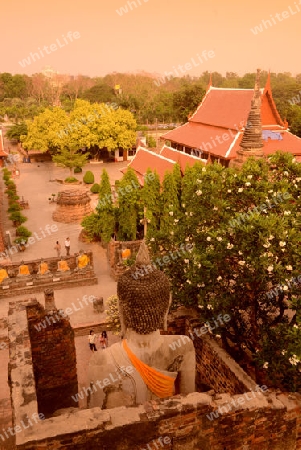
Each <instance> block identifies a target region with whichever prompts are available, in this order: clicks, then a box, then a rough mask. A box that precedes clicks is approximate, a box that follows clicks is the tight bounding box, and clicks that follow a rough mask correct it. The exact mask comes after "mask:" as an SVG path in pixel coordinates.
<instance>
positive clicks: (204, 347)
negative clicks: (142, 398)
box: [0, 291, 301, 450]
mask: <svg viewBox="0 0 301 450" xmlns="http://www.w3.org/2000/svg"><path fill="white" fill-rule="evenodd" d="M45 295H46V297H45V309H44V308H43V307H42V306H41V305H39V303H38V302H37V301H36V300H35V299H30V300H28V301H20V302H11V303H10V309H9V347H10V362H9V384H10V389H11V400H12V407H13V413H14V419H13V427H14V428H13V430H15V433H14V434H15V438H16V448H17V449H22V450H33V449H37V450H42V449H45V450H46V449H47V450H48V449H50V450H57V449H76V450H84V449H85V450H86V449H89V450H90V449H91V450H94V449H95V450H96V449H97V450H99V449H100V450H127V449H131V450H132V449H133V450H153V449H156V450H158V449H163V450H194V449H195V450H293V449H294V450H299V449H301V396H300V395H298V394H290V393H281V392H280V391H279V392H278V391H276V392H274V391H272V390H269V389H263V387H262V389H261V388H260V389H259V387H258V386H256V385H255V383H254V382H253V381H252V380H251V379H250V378H249V377H248V376H247V375H246V374H244V372H243V371H242V369H241V368H240V367H239V366H237V365H235V363H234V361H232V359H231V357H230V356H229V355H227V353H226V352H224V351H223V350H222V349H220V348H219V347H218V345H217V344H216V343H215V342H214V341H213V339H211V338H210V337H209V336H207V335H205V336H201V337H198V336H196V337H195V339H194V344H195V346H196V352H197V368H198V372H199V374H198V377H199V382H200V383H203V384H204V383H205V384H208V389H210V390H207V391H206V392H194V393H191V394H188V395H186V396H185V395H178V396H174V397H172V398H169V399H165V400H158V401H151V402H148V403H145V404H144V405H140V406H137V407H119V408H114V409H108V410H101V409H100V408H97V407H96V408H91V409H79V408H74V405H75V403H74V401H73V400H72V402H71V401H70V400H71V395H74V392H75V390H76V389H77V387H76V373H75V371H74V364H75V352H74V343H73V335H72V330H71V328H70V324H69V322H68V320H67V319H66V320H65V321H62V323H60V324H59V327H55V326H53V327H49V329H48V330H47V333H46V332H45V334H44V335H43V336H42V334H41V335H40V334H39V333H36V332H35V331H34V330H33V328H34V324H36V323H37V321H40V320H41V319H42V318H43V317H45V315H46V314H48V315H49V314H50V313H51V311H53V310H54V308H55V305H54V302H53V301H52V299H51V292H50V293H49V291H47V292H46V293H45ZM183 327H184V328H186V329H187V332H188V333H192V332H193V330H194V329H195V327H196V322H195V319H192V318H191V317H188V316H187V317H184V318H183V317H180V316H179V317H176V318H172V321H171V322H170V324H169V328H170V331H171V332H174V330H176V329H177V328H178V329H179V331H180V330H181V329H183ZM177 333H178V331H177ZM200 341H203V342H200ZM60 346H61V348H60ZM51 347H53V348H51ZM203 357H204V362H202V358H203ZM209 363H210V367H211V369H210V370H206V366H207V365H208V364H209ZM42 364H43V368H42ZM39 370H40V372H39ZM37 374H38V376H37ZM57 374H59V376H58V379H57ZM39 376H40V378H39ZM63 386H65V388H66V390H65V396H64V390H63ZM212 388H213V389H212ZM56 392H57V397H56V395H55V394H56ZM71 392H73V393H72V394H71ZM47 402H49V403H51V405H52V406H51V409H47ZM68 406H69V407H68ZM62 408H67V409H62ZM55 409H58V410H60V411H56V412H55ZM39 413H40V414H41V413H42V414H43V415H44V416H41V419H42V420H37V421H36V422H37V423H36V422H35V421H34V420H33V419H31V422H32V424H31V425H30V426H29V425H28V418H32V417H37V414H39ZM26 421H27V422H26ZM23 424H25V425H26V427H25V426H23ZM3 435H4V432H2V431H0V439H1V436H3Z"/></svg>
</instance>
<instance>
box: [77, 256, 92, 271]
mask: <svg viewBox="0 0 301 450" xmlns="http://www.w3.org/2000/svg"><path fill="white" fill-rule="evenodd" d="M88 264H89V258H88V256H87V255H81V256H79V257H78V264H77V267H78V268H79V269H83V268H84V267H86V266H87V265H88Z"/></svg>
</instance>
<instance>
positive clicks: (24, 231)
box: [16, 225, 32, 238]
mask: <svg viewBox="0 0 301 450" xmlns="http://www.w3.org/2000/svg"><path fill="white" fill-rule="evenodd" d="M31 235H32V233H31V231H29V230H28V228H26V227H24V226H23V225H20V226H19V227H18V228H17V229H16V236H20V237H23V238H29V237H30V236H31Z"/></svg>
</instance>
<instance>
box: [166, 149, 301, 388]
mask: <svg viewBox="0 0 301 450" xmlns="http://www.w3.org/2000/svg"><path fill="white" fill-rule="evenodd" d="M300 195H301V165H300V164H298V163H295V162H294V161H293V160H292V157H291V155H289V154H283V153H278V154H276V155H273V156H272V157H270V158H269V159H268V160H267V161H266V160H257V161H254V160H248V161H247V162H246V164H245V165H244V166H243V168H242V169H241V170H237V169H226V168H224V167H222V166H220V165H217V164H215V165H210V166H208V167H201V166H199V165H198V166H194V167H193V168H189V169H187V170H186V172H185V176H184V178H183V184H182V198H181V202H182V208H183V209H184V214H183V216H181V217H180V220H179V223H178V224H177V226H176V227H173V230H174V236H173V242H172V243H171V242H170V240H169V239H168V237H169V236H168V235H167V234H166V239H162V240H161V242H160V246H161V248H162V247H163V249H164V250H163V252H164V251H166V253H167V252H168V251H170V250H174V248H176V247H177V246H179V245H180V244H181V243H183V242H184V241H186V242H190V243H192V244H193V250H192V251H191V252H190V253H189V254H188V255H187V256H186V257H185V258H183V259H180V258H179V259H177V260H176V261H171V263H170V264H169V265H167V266H166V267H165V268H164V270H165V271H166V272H167V274H168V275H169V277H170V279H171V282H172V286H173V298H174V302H175V305H176V304H184V305H187V306H194V307H196V308H198V310H199V311H200V315H201V318H202V319H203V320H204V321H207V320H210V319H212V318H214V317H218V316H219V314H222V315H225V314H228V315H230V317H231V321H230V322H229V323H227V324H224V323H222V324H221V325H220V326H219V327H216V328H215V330H214V333H216V334H218V335H221V338H222V342H223V344H224V346H225V348H226V349H227V350H228V351H229V352H230V353H231V354H232V355H233V356H234V357H235V358H236V359H237V360H239V362H242V361H245V362H246V364H247V365H248V366H253V367H254V372H255V376H256V381H257V382H266V383H269V385H274V386H279V387H281V388H283V389H289V390H300V389H301V376H300V371H301V315H300V311H301V310H300V308H301V295H300V293H301V277H300V283H299V282H296V283H293V282H290V280H292V279H294V280H295V279H296V280H298V276H299V275H301V264H300V261H301V246H300V241H301V233H300V231H301V230H300V227H301V221H300V218H301V198H300ZM279 285H280V286H282V288H281V289H279V288H278V289H277V290H276V291H275V290H274V288H275V286H279ZM271 292H273V295H271Z"/></svg>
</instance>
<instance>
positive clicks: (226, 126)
mask: <svg viewBox="0 0 301 450" xmlns="http://www.w3.org/2000/svg"><path fill="white" fill-rule="evenodd" d="M253 93H254V89H220V88H214V87H212V86H210V85H209V87H208V90H207V92H206V94H205V96H204V98H203V100H202V102H201V104H200V105H199V106H198V108H197V110H196V111H195V113H194V114H193V115H192V116H191V117H190V119H189V121H188V122H187V123H186V124H184V125H182V126H181V127H178V128H176V129H174V130H171V131H169V132H167V133H165V134H164V135H163V136H161V138H162V139H164V140H169V141H171V142H172V143H176V144H180V145H183V146H185V147H190V148H196V149H201V150H203V151H205V152H206V153H210V154H212V155H214V156H217V157H220V158H225V159H232V158H235V156H236V151H237V150H238V148H239V144H240V141H241V138H242V131H243V129H244V128H243V127H244V126H245V124H246V122H247V118H248V114H249V111H250V108H251V100H252V97H253ZM261 120H262V129H263V130H271V131H274V132H278V133H280V134H281V136H282V137H283V139H282V140H277V139H276V140H272V139H268V140H267V141H264V148H263V151H264V153H265V154H266V155H269V154H271V153H274V152H275V151H277V150H283V151H285V152H289V153H292V154H293V155H300V154H301V153H300V152H301V139H300V138H298V137H297V136H295V135H293V134H291V133H290V132H289V131H288V125H287V123H286V122H284V121H283V120H282V119H281V117H280V115H279V113H278V111H277V108H276V105H275V102H274V100H273V96H272V90H271V84H270V76H268V79H267V82H266V86H265V88H264V89H261Z"/></svg>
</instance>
